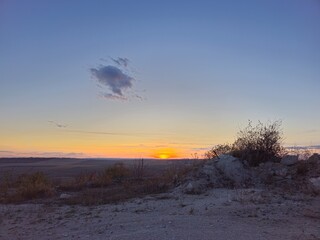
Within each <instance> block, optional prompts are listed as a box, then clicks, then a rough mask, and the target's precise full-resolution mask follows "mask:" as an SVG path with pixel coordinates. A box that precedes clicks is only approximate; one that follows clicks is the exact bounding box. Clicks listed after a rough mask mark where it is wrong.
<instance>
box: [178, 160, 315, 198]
mask: <svg viewBox="0 0 320 240" xmlns="http://www.w3.org/2000/svg"><path fill="white" fill-rule="evenodd" d="M245 187H259V188H264V187H272V188H281V189H282V190H283V191H285V192H297V191H298V192H303V193H308V194H320V155H319V154H313V155H312V156H311V157H310V158H309V159H308V160H304V161H302V160H298V156H285V157H283V159H282V160H281V161H280V162H279V163H275V162H266V163H262V164H260V165H259V166H258V167H249V166H247V165H246V164H245V161H242V160H240V159H238V158H235V157H233V156H230V155H220V156H219V157H216V158H214V159H210V160H207V161H205V162H204V163H203V164H202V165H200V166H199V167H198V168H197V169H196V170H195V171H193V172H192V173H191V174H189V175H188V176H187V178H186V179H185V181H184V182H183V184H181V185H180V186H179V187H178V189H179V190H182V191H183V192H184V193H187V194H201V193H204V192H206V191H207V190H208V189H210V188H245Z"/></svg>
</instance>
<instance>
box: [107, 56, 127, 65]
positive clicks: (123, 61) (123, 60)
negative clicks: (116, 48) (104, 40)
mask: <svg viewBox="0 0 320 240" xmlns="http://www.w3.org/2000/svg"><path fill="white" fill-rule="evenodd" d="M111 60H112V61H113V62H114V63H116V64H117V65H118V66H120V67H127V66H128V65H129V62H130V61H129V59H128V58H121V57H118V58H117V59H114V58H111Z"/></svg>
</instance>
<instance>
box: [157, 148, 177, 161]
mask: <svg viewBox="0 0 320 240" xmlns="http://www.w3.org/2000/svg"><path fill="white" fill-rule="evenodd" d="M152 157H154V158H157V159H169V158H177V157H179V155H178V154H177V153H176V150H174V149H172V148H166V149H157V150H156V151H155V153H154V154H153V155H152Z"/></svg>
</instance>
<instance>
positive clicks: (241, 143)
mask: <svg viewBox="0 0 320 240" xmlns="http://www.w3.org/2000/svg"><path fill="white" fill-rule="evenodd" d="M283 152H284V148H283V147H282V131H281V121H275V122H273V123H267V124H263V123H261V122H260V121H259V122H258V124H257V125H256V126H252V123H251V121H249V124H248V126H247V127H246V128H245V129H243V130H241V131H240V132H239V133H238V138H237V139H236V141H235V142H234V143H233V146H232V155H233V156H235V157H239V158H240V159H243V160H247V161H248V163H249V165H251V166H257V165H259V164H260V163H263V162H266V161H270V160H273V161H274V160H278V159H280V157H281V155H282V154H283Z"/></svg>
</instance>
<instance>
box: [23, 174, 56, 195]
mask: <svg viewBox="0 0 320 240" xmlns="http://www.w3.org/2000/svg"><path fill="white" fill-rule="evenodd" d="M17 184H18V187H17V194H18V195H20V196H21V197H22V198H23V199H35V198H39V197H49V196H52V195H53V193H54V188H53V186H52V184H51V182H50V181H49V179H48V178H47V176H46V175H45V174H44V173H42V172H35V173H33V174H25V175H21V176H20V177H19V179H18V183H17Z"/></svg>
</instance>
